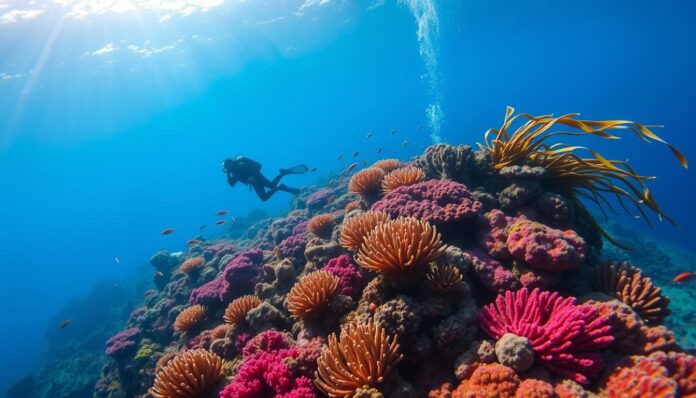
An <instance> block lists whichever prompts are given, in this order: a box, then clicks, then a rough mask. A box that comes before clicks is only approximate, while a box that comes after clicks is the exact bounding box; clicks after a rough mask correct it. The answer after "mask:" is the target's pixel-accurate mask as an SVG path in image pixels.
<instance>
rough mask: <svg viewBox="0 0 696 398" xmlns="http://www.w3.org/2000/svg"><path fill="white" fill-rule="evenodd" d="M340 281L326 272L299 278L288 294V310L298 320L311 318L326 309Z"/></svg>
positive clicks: (317, 272)
mask: <svg viewBox="0 0 696 398" xmlns="http://www.w3.org/2000/svg"><path fill="white" fill-rule="evenodd" d="M339 282H340V279H339V278H338V277H337V276H336V275H334V274H332V273H330V272H327V271H315V272H312V273H310V274H307V275H305V276H303V277H302V278H300V280H299V281H298V282H297V283H295V286H293V287H292V289H291V290H290V293H288V296H287V301H288V310H289V311H290V313H291V314H292V315H293V316H295V317H299V318H311V317H315V316H317V315H319V314H321V313H322V312H323V311H324V310H325V309H326V307H328V305H329V302H330V301H331V299H332V298H333V297H334V295H336V293H337V291H338V284H339Z"/></svg>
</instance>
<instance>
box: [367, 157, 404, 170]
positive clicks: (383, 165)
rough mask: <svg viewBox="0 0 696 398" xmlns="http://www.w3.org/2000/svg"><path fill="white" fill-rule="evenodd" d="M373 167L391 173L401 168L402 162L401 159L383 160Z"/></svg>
mask: <svg viewBox="0 0 696 398" xmlns="http://www.w3.org/2000/svg"><path fill="white" fill-rule="evenodd" d="M372 167H377V168H379V169H382V170H384V172H385V173H389V172H392V171H394V170H396V169H398V168H399V167H401V161H400V160H399V159H382V160H379V161H377V162H375V163H374V164H373V165H372Z"/></svg>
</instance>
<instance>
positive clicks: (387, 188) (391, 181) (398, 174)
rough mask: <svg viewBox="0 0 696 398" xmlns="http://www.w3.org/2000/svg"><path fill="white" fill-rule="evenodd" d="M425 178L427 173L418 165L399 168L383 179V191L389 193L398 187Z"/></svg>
mask: <svg viewBox="0 0 696 398" xmlns="http://www.w3.org/2000/svg"><path fill="white" fill-rule="evenodd" d="M424 180H425V173H423V171H422V170H421V169H419V168H416V167H405V168H403V169H397V170H394V171H392V172H390V173H389V174H387V175H386V176H384V179H383V180H382V192H384V193H389V192H391V191H393V190H395V189H396V188H398V187H403V186H406V185H413V184H415V183H418V182H421V181H424Z"/></svg>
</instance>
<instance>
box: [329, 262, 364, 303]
mask: <svg viewBox="0 0 696 398" xmlns="http://www.w3.org/2000/svg"><path fill="white" fill-rule="evenodd" d="M322 269H323V270H324V271H328V272H330V273H332V274H334V275H336V276H337V277H339V279H340V280H341V281H340V282H339V283H338V290H339V291H340V292H341V294H345V295H346V296H351V297H353V298H354V299H355V298H358V297H360V294H361V293H362V290H363V288H364V287H365V284H366V283H367V280H366V279H365V276H364V275H363V274H362V272H360V270H359V269H358V267H357V266H356V265H355V264H353V262H352V261H351V259H350V257H348V256H347V255H345V254H342V255H340V256H338V257H335V258H332V259H331V260H329V261H328V262H327V263H326V265H325V266H324V268H322Z"/></svg>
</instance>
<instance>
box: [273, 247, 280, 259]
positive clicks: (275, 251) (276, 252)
mask: <svg viewBox="0 0 696 398" xmlns="http://www.w3.org/2000/svg"><path fill="white" fill-rule="evenodd" d="M273 254H275V256H276V257H280V249H278V246H276V247H274V248H273Z"/></svg>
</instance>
